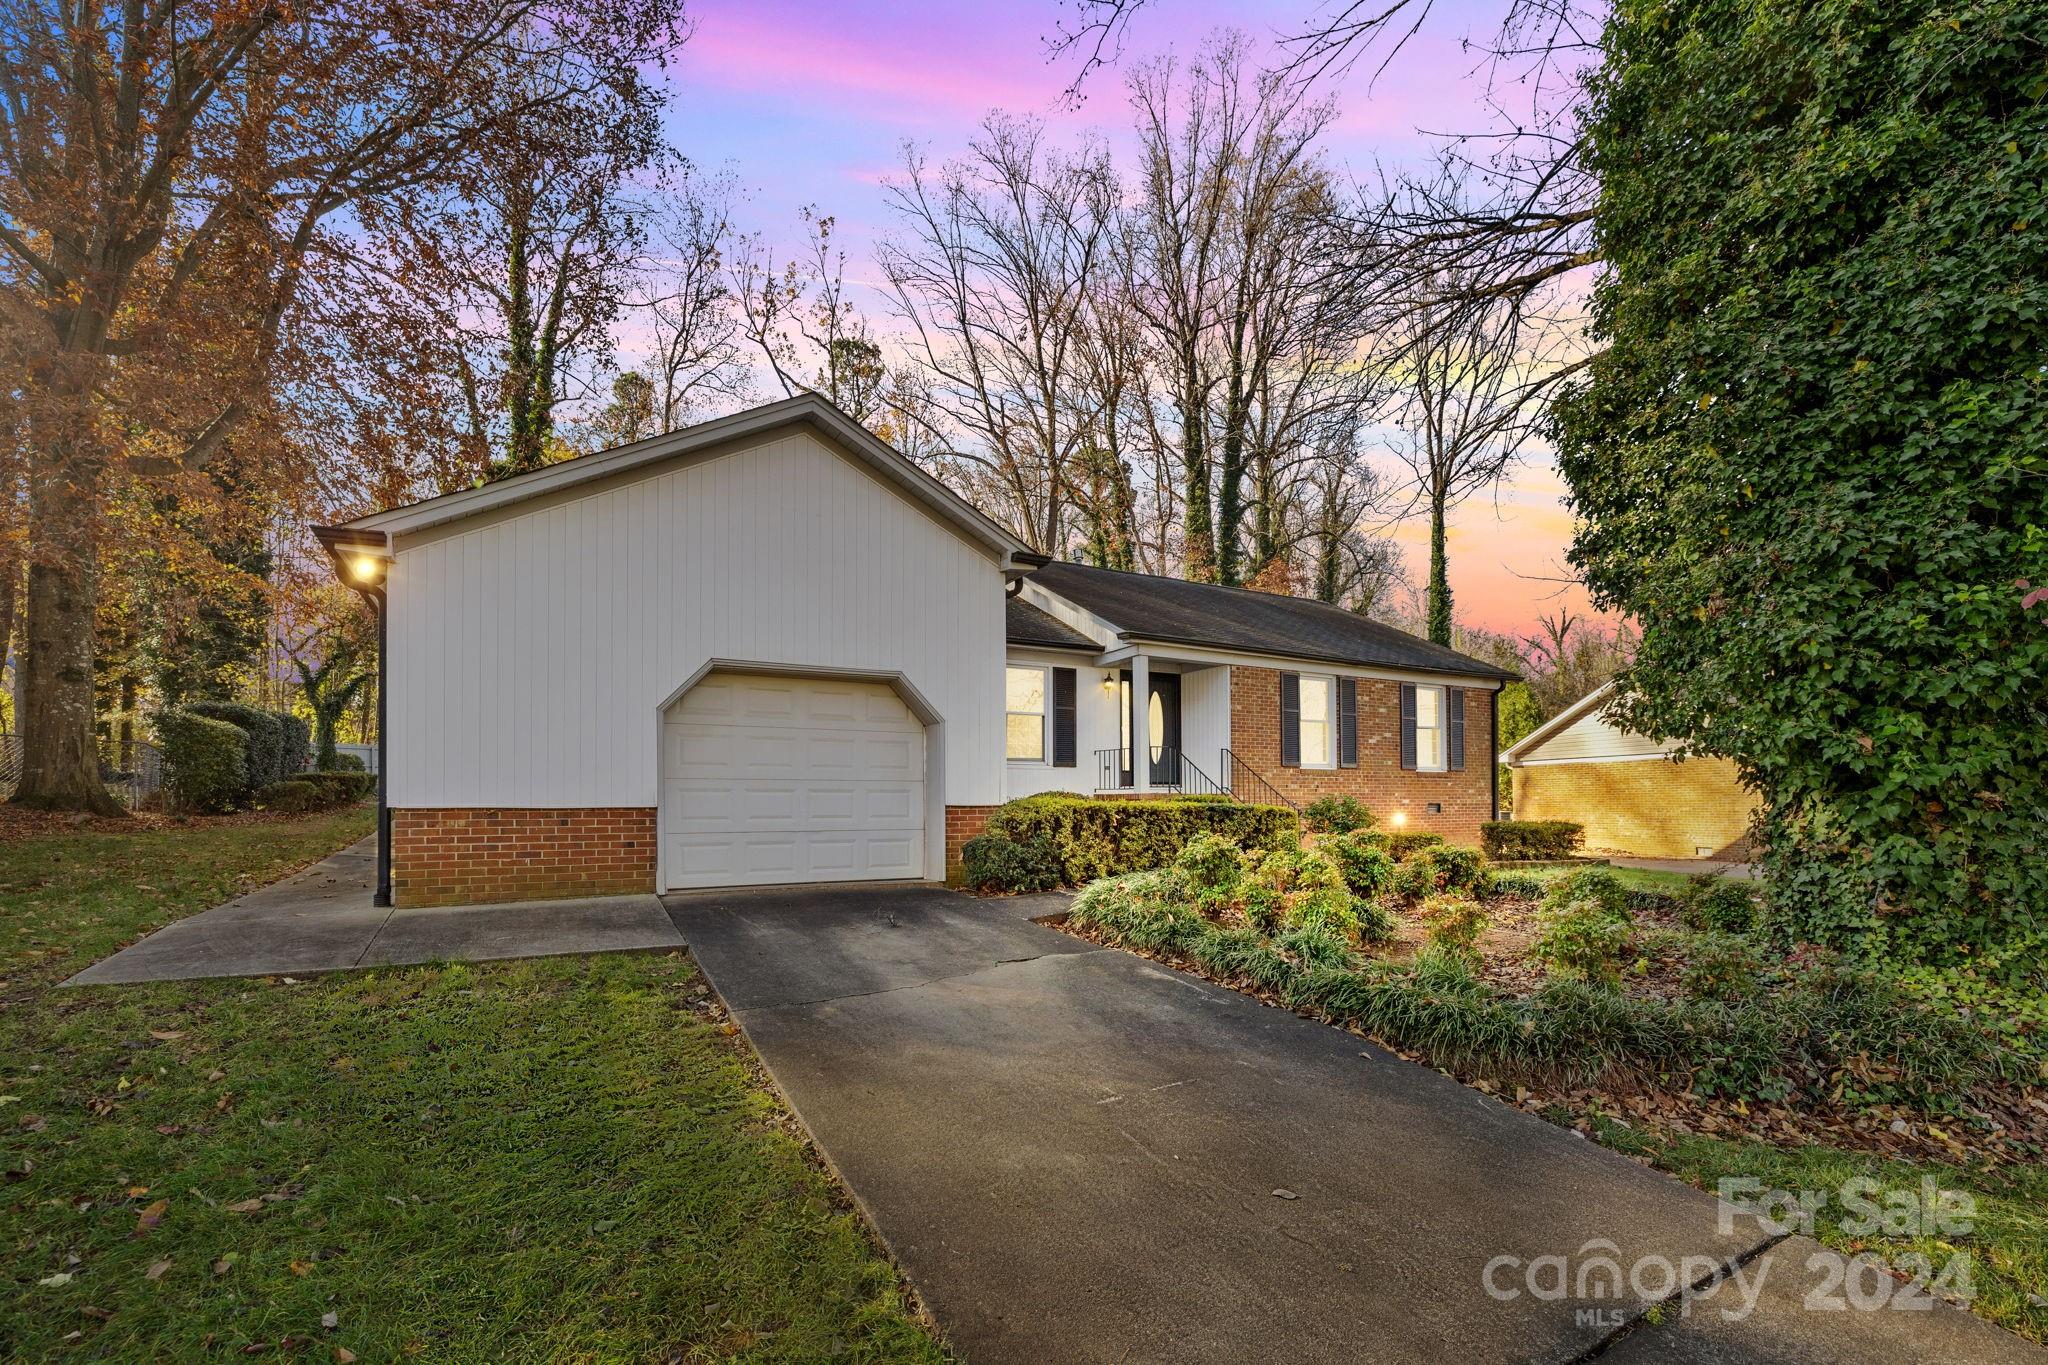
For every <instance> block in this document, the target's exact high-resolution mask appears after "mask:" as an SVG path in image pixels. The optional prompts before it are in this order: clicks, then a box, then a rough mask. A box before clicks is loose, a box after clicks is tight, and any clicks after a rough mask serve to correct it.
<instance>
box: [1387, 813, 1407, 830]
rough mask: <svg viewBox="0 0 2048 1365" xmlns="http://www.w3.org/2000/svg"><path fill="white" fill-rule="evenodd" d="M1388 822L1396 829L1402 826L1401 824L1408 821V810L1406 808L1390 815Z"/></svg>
mask: <svg viewBox="0 0 2048 1365" xmlns="http://www.w3.org/2000/svg"><path fill="white" fill-rule="evenodd" d="M1388 823H1390V824H1392V825H1393V827H1394V828H1395V829H1399V828H1401V826H1403V825H1405V824H1407V823H1408V812H1407V811H1405V810H1397V811H1395V812H1394V813H1393V814H1392V815H1391V816H1389V817H1388Z"/></svg>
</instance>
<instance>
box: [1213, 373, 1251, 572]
mask: <svg viewBox="0 0 2048 1365" xmlns="http://www.w3.org/2000/svg"><path fill="white" fill-rule="evenodd" d="M1248 406H1249V403H1248V400H1247V398H1246V395H1245V392H1244V376H1243V374H1242V372H1241V371H1239V370H1237V369H1236V368H1235V367H1233V369H1232V371H1231V375H1230V388H1229V390H1228V392H1227V393H1226V394H1225V396H1224V399H1223V462H1222V464H1221V465H1220V466H1219V468H1218V469H1217V471H1216V472H1217V481H1216V581H1217V582H1219V583H1228V584H1230V585H1231V586H1233V587H1235V586H1236V585H1237V584H1239V583H1242V582H1244V579H1245V572H1244V547H1243V544H1242V542H1243V535H1242V531H1243V529H1244V472H1245V470H1244V425H1245V421H1246V418H1247V413H1246V408H1247V407H1248Z"/></svg>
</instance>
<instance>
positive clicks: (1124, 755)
mask: <svg viewBox="0 0 2048 1365" xmlns="http://www.w3.org/2000/svg"><path fill="white" fill-rule="evenodd" d="M1131 757H1132V755H1131V751H1130V750H1128V749H1097V750H1096V751H1095V790H1097V791H1099V792H1116V791H1132V790H1135V789H1136V787H1137V782H1136V781H1135V780H1134V777H1135V774H1134V773H1133V771H1132V769H1131ZM1147 757H1148V758H1149V759H1150V763H1151V773H1152V782H1151V788H1152V790H1153V791H1159V792H1173V793H1176V794H1178V795H1181V796H1229V795H1230V794H1231V793H1230V788H1229V787H1228V786H1226V785H1225V784H1223V783H1221V782H1218V781H1217V780H1216V779H1215V778H1213V777H1211V776H1209V774H1207V773H1205V772H1203V771H1202V770H1201V769H1200V768H1199V767H1197V766H1196V765H1195V764H1194V762H1193V761H1192V760H1190V759H1189V758H1188V756H1187V755H1186V754H1184V753H1182V752H1181V751H1180V750H1178V749H1167V748H1155V749H1152V750H1151V751H1150V752H1149V754H1148V755H1147Z"/></svg>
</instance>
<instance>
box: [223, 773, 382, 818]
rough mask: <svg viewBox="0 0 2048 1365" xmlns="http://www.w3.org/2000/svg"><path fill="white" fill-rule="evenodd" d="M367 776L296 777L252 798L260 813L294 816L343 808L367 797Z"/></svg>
mask: <svg viewBox="0 0 2048 1365" xmlns="http://www.w3.org/2000/svg"><path fill="white" fill-rule="evenodd" d="M369 791H370V776H369V774H368V773H361V772H330V773H300V774H299V775H298V776H297V777H290V778H286V779H285V780H284V781H282V782H273V783H271V784H270V785H269V786H267V787H263V788H259V789H258V790H257V792H256V793H255V795H254V797H253V798H252V800H253V802H254V804H255V805H256V806H257V807H258V808H260V809H262V810H272V811H277V812H279V813H280V814H285V815H295V814H299V813H301V812H304V811H310V810H325V809H327V808H328V807H329V806H346V805H350V804H352V803H354V802H357V801H360V800H362V799H363V798H364V797H365V796H367V795H368V794H369Z"/></svg>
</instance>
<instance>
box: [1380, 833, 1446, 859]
mask: <svg viewBox="0 0 2048 1365" xmlns="http://www.w3.org/2000/svg"><path fill="white" fill-rule="evenodd" d="M1384 837H1385V839H1386V841H1387V842H1386V848H1387V856H1388V857H1390V858H1392V859H1393V860H1394V861H1395V862H1397V863H1398V862H1401V861H1403V860H1404V859H1406V858H1407V857H1408V856H1409V855H1410V854H1412V853H1414V852H1415V851H1416V850H1417V849H1424V848H1435V847H1436V846H1437V845H1438V844H1440V843H1442V842H1443V841H1444V836H1443V835H1441V834H1431V833H1430V832H1429V831H1428V830H1422V829H1411V830H1402V831H1400V832H1398V833H1393V834H1388V835H1385V836H1384Z"/></svg>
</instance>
